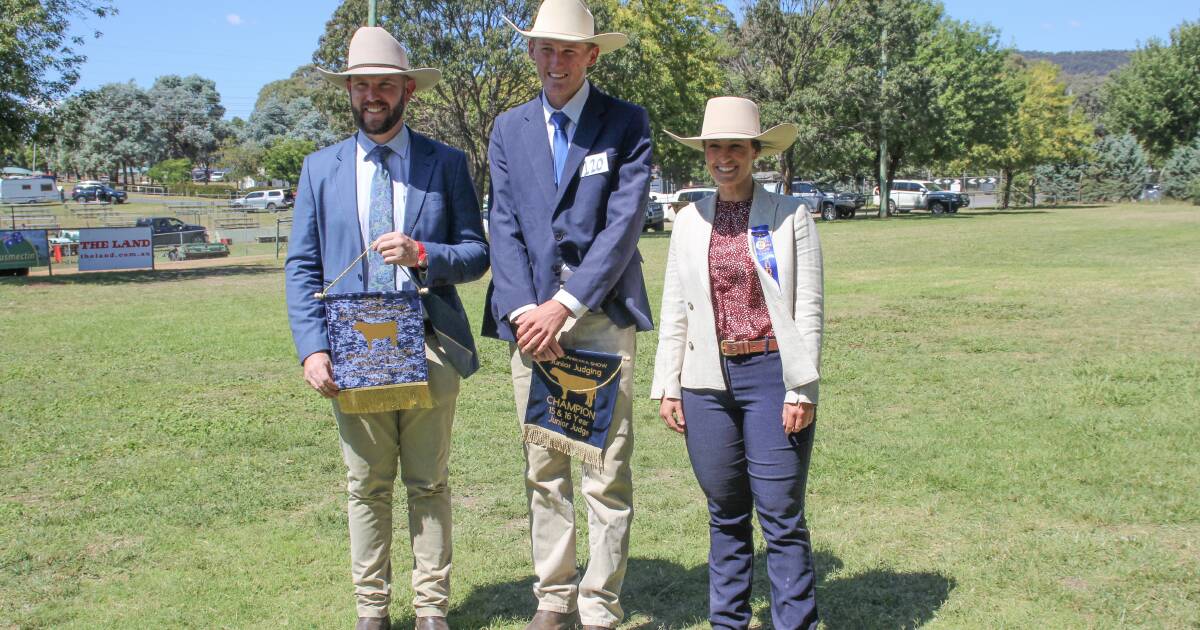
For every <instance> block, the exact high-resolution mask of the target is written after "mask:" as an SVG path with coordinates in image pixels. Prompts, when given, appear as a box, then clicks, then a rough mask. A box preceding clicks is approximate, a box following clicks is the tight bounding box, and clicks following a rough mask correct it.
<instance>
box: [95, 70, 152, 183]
mask: <svg viewBox="0 0 1200 630" xmlns="http://www.w3.org/2000/svg"><path fill="white" fill-rule="evenodd" d="M151 107H152V104H151V101H150V97H149V96H147V95H146V92H144V91H143V90H142V89H141V88H139V87H138V86H137V85H136V84H134V83H133V82H132V81H131V82H129V83H109V84H107V85H104V86H102V87H101V88H100V89H99V90H97V91H96V93H95V96H94V101H92V109H91V110H90V111H89V112H88V115H87V122H86V123H84V125H83V141H82V143H81V146H80V147H79V148H78V149H77V150H78V151H79V152H80V154H81V155H80V159H81V166H82V168H81V169H80V170H82V171H85V172H93V173H94V172H100V171H107V172H108V173H109V174H110V175H111V176H112V178H113V181H116V179H117V173H118V172H120V171H122V170H124V171H125V181H126V182H128V181H130V179H131V169H132V167H134V166H137V165H141V164H145V163H146V162H147V161H149V160H150V159H151V157H152V156H153V155H154V153H155V151H156V139H155V135H154V123H153V122H152V121H151V112H150V109H151Z"/></svg>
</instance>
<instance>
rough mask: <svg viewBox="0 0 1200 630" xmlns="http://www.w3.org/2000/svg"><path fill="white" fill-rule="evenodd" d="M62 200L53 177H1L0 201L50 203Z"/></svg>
mask: <svg viewBox="0 0 1200 630" xmlns="http://www.w3.org/2000/svg"><path fill="white" fill-rule="evenodd" d="M55 201H62V195H61V194H59V192H58V184H56V183H54V178H53V177H14V178H11V179H0V203H49V202H55Z"/></svg>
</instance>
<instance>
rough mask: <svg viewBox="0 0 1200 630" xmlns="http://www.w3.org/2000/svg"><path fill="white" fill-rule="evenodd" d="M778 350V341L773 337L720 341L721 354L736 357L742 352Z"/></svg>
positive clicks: (760, 352)
mask: <svg viewBox="0 0 1200 630" xmlns="http://www.w3.org/2000/svg"><path fill="white" fill-rule="evenodd" d="M766 352H779V342H778V341H777V340H776V339H775V338H774V337H767V338H766V339H755V340H753V341H722V342H721V356H723V357H737V356H741V355H743V354H763V353H766Z"/></svg>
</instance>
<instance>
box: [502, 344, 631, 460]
mask: <svg viewBox="0 0 1200 630" xmlns="http://www.w3.org/2000/svg"><path fill="white" fill-rule="evenodd" d="M564 352H565V354H564V355H563V356H562V358H560V359H557V360H555V361H547V362H544V363H539V362H537V361H534V362H533V365H534V369H533V377H532V378H531V379H530V383H529V405H528V407H527V408H526V410H525V424H524V426H523V427H522V438H523V439H524V440H525V442H527V443H529V444H537V445H538V446H543V447H546V448H549V449H553V450H556V451H558V452H560V453H565V454H567V455H570V456H571V457H578V458H579V459H581V460H583V461H584V463H586V464H590V465H592V466H596V467H601V466H603V464H604V445H605V443H606V442H607V440H608V428H609V426H610V425H612V417H613V409H615V408H616V404H617V394H618V389H619V387H620V384H621V379H620V376H621V365H622V363H623V359H622V358H621V356H620V355H617V354H608V353H604V352H592V351H590V350H566V349H564Z"/></svg>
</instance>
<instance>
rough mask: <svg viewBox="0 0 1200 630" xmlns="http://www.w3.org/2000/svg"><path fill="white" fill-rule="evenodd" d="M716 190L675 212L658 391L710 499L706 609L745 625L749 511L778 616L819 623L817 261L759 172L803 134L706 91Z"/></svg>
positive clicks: (805, 233) (707, 141) (701, 142)
mask: <svg viewBox="0 0 1200 630" xmlns="http://www.w3.org/2000/svg"><path fill="white" fill-rule="evenodd" d="M672 137H674V138H675V139H676V140H678V141H680V142H682V143H683V144H686V145H688V146H690V147H693V148H696V149H699V150H702V151H704V154H705V163H706V166H707V167H708V171H709V174H710V175H711V176H712V177H713V180H714V181H715V182H716V184H717V194H716V195H714V196H712V197H708V198H705V199H702V200H700V201H698V202H696V203H694V204H692V205H689V206H687V207H685V208H684V209H682V210H681V211H679V213H678V215H677V216H676V218H675V223H674V226H673V231H672V233H671V245H670V251H669V253H668V255H667V270H666V278H665V282H664V288H663V303H662V316H661V318H660V325H659V342H658V353H657V355H656V357H655V366H654V384H653V385H652V387H651V397H652V398H655V399H658V400H660V401H661V402H660V408H659V413H660V415H661V416H662V419H663V421H664V422H665V423H666V425H667V426H668V427H670V428H671V429H674V430H675V431H677V432H679V433H682V434H684V436H685V441H686V443H687V448H688V454H689V456H690V458H691V462H692V470H693V472H695V475H696V479H697V481H698V482H699V483H700V487H701V488H702V489H703V491H704V494H705V496H706V497H707V498H708V508H709V541H710V552H709V621H710V622H711V623H712V625H713V627H714V628H747V627H748V626H749V623H750V619H751V612H750V584H751V578H752V575H753V570H752V563H753V559H754V542H753V530H754V528H753V520H752V517H753V513H754V511H757V512H758V514H759V521H760V523H761V524H762V530H763V536H764V538H765V540H766V543H767V572H768V575H769V576H770V579H771V617H772V621H773V623H774V626H775V627H776V628H779V629H780V630H792V629H795V628H815V627H816V626H817V609H816V601H815V583H816V580H815V574H814V571H813V563H812V546H811V543H810V541H809V534H808V528H807V525H806V522H805V517H804V492H805V483H806V480H807V476H808V464H809V457H810V455H811V453H812V441H813V432H814V428H815V427H814V425H813V420H814V418H815V413H816V404H817V398H818V391H817V389H818V381H819V376H818V369H819V365H820V360H821V332H822V299H823V298H822V295H823V290H822V284H823V282H822V270H821V246H820V241H819V240H818V237H817V230H816V225H815V224H814V223H813V220H812V218H811V217H810V216H809V213H808V211H807V209H806V208H805V206H803V205H802V204H800V203H799V201H798V200H796V199H793V198H791V197H787V196H784V195H776V194H772V193H769V192H767V191H766V190H765V189H763V188H762V187H761V186H758V185H757V184H755V183H754V180H753V178H752V177H751V173H752V171H753V167H754V160H755V159H757V158H759V157H762V156H763V155H771V154H773V153H778V152H780V151H782V150H784V149H786V148H787V147H788V146H790V145H791V144H792V142H794V141H795V137H796V129H795V127H794V126H792V125H779V126H777V127H774V128H772V129H770V130H768V131H766V132H761V127H760V124H759V116H758V107H757V106H756V105H755V104H754V103H753V102H752V101H749V100H746V99H742V98H735V97H720V98H714V99H711V100H709V102H708V105H707V107H706V110H705V116H704V128H703V131H702V133H701V135H700V136H696V137H690V138H682V137H679V136H675V135H674V134H672Z"/></svg>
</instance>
